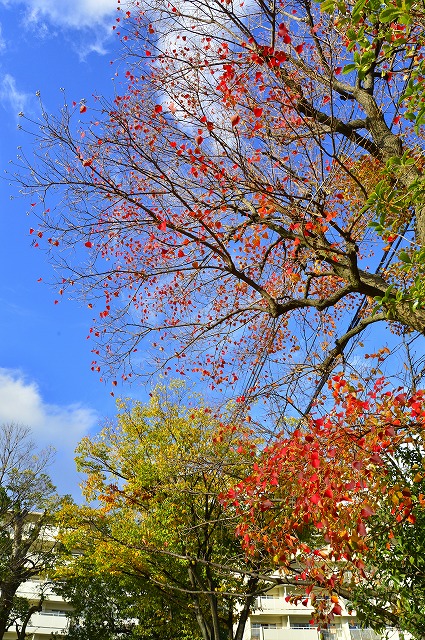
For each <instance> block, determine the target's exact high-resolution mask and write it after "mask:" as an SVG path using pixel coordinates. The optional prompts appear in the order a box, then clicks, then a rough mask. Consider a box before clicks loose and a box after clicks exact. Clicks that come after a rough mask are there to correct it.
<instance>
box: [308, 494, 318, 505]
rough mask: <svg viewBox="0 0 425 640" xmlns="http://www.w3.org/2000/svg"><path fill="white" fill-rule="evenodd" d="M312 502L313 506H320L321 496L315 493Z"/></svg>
mask: <svg viewBox="0 0 425 640" xmlns="http://www.w3.org/2000/svg"><path fill="white" fill-rule="evenodd" d="M310 500H311V502H312V503H313V504H319V502H320V496H319V494H318V493H314V494H313V495H312V496H311V498H310Z"/></svg>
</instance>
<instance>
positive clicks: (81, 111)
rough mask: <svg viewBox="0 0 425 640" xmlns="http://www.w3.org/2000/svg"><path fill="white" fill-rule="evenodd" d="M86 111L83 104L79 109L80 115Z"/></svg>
mask: <svg viewBox="0 0 425 640" xmlns="http://www.w3.org/2000/svg"><path fill="white" fill-rule="evenodd" d="M86 111H87V107H86V105H85V104H82V105H81V107H80V113H85V112H86Z"/></svg>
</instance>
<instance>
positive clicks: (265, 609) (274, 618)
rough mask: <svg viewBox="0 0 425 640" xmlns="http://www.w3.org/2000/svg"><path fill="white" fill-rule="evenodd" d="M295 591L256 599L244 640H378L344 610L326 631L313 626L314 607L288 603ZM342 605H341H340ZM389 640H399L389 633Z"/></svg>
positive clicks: (279, 591)
mask: <svg viewBox="0 0 425 640" xmlns="http://www.w3.org/2000/svg"><path fill="white" fill-rule="evenodd" d="M292 593H293V590H292V589H291V587H287V586H283V585H280V586H276V587H274V588H273V589H271V590H270V591H269V592H268V593H267V594H266V595H263V596H261V597H259V598H257V602H256V605H255V608H254V610H253V612H252V614H251V616H250V619H249V621H248V623H247V626H246V629H245V633H244V640H378V639H379V638H380V637H379V636H378V635H377V634H376V633H375V632H374V631H372V629H360V627H359V625H358V624H357V623H356V617H355V615H350V614H349V613H348V611H347V610H346V609H344V608H343V609H342V613H341V615H340V616H335V618H334V620H333V623H332V624H331V625H330V626H329V628H328V629H326V630H323V629H322V630H320V631H319V629H318V628H317V626H314V625H312V624H310V620H311V619H312V616H313V611H314V609H313V607H312V606H311V605H310V603H308V604H307V606H303V605H302V604H292V603H291V602H287V600H286V597H287V596H290V595H292ZM340 604H341V605H342V603H340ZM386 637H387V638H388V640H399V635H398V633H397V632H396V631H395V630H392V629H391V630H390V629H389V630H388V634H387V636H386Z"/></svg>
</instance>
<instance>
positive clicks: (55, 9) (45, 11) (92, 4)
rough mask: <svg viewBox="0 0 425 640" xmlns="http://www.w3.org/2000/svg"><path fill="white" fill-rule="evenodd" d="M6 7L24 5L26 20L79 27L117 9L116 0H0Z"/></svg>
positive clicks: (102, 17)
mask: <svg viewBox="0 0 425 640" xmlns="http://www.w3.org/2000/svg"><path fill="white" fill-rule="evenodd" d="M1 1H2V4H3V5H5V6H6V7H11V6H12V5H18V4H19V5H24V6H25V7H26V9H27V20H28V21H30V22H43V21H44V20H47V21H48V22H51V23H53V24H55V25H57V26H61V27H73V28H75V29H81V28H85V27H93V26H95V25H97V24H100V23H102V22H104V21H105V19H106V18H108V17H109V18H110V17H111V16H112V15H113V14H114V12H116V9H117V2H116V0H6V1H5V0H1Z"/></svg>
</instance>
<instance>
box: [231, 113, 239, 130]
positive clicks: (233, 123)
mask: <svg viewBox="0 0 425 640" xmlns="http://www.w3.org/2000/svg"><path fill="white" fill-rule="evenodd" d="M240 121H241V119H240V117H239V116H238V115H237V114H236V115H234V116H232V118H231V120H230V122H231V123H232V127H236V125H238V124H239V122H240Z"/></svg>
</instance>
